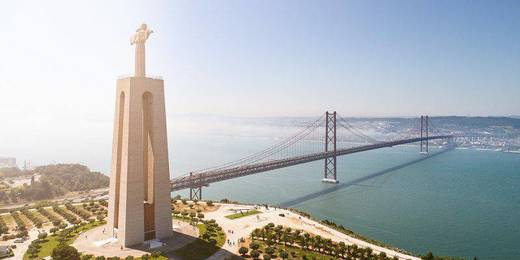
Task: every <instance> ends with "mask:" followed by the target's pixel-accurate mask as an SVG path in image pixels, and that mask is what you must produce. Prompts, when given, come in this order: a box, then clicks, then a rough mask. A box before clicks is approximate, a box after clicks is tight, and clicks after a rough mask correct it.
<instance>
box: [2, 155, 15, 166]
mask: <svg viewBox="0 0 520 260" xmlns="http://www.w3.org/2000/svg"><path fill="white" fill-rule="evenodd" d="M9 167H17V165H16V158H14V157H0V168H9Z"/></svg>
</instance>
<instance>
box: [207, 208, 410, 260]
mask: <svg viewBox="0 0 520 260" xmlns="http://www.w3.org/2000/svg"><path fill="white" fill-rule="evenodd" d="M219 205H221V206H220V207H219V209H218V210H216V211H214V212H209V213H206V218H207V219H215V220H216V222H217V223H218V224H219V225H220V226H221V227H222V228H223V229H224V230H225V231H227V233H226V236H227V240H228V241H230V243H225V244H224V246H223V247H222V249H221V250H219V251H218V252H217V253H216V254H214V255H213V256H212V257H210V258H209V259H214V260H216V259H222V258H225V257H226V252H228V253H227V254H229V252H232V253H234V254H236V255H238V254H239V252H238V250H239V244H240V243H239V241H242V240H245V239H247V238H249V237H250V235H251V233H252V232H253V231H254V230H255V229H257V228H262V227H263V226H265V225H267V224H268V223H273V224H274V225H281V226H284V227H290V228H292V229H295V230H303V231H305V232H308V233H311V234H315V235H319V236H321V237H323V238H326V239H331V240H332V241H334V242H338V243H339V242H344V243H345V244H347V245H357V246H358V247H363V248H366V247H369V248H371V249H372V250H373V251H374V252H375V253H377V254H379V253H381V252H384V253H385V254H386V255H387V256H390V257H394V256H395V257H397V258H399V259H414V260H419V259H420V258H418V257H416V256H413V255H409V254H404V253H401V252H398V251H396V250H392V249H389V248H385V247H382V246H379V245H376V244H373V243H369V242H367V241H364V240H361V239H358V238H356V237H354V236H350V235H347V234H344V233H342V232H339V231H337V230H335V229H333V228H331V227H329V226H327V225H324V224H321V223H319V222H318V221H315V220H313V219H311V218H308V217H307V216H304V215H301V214H298V213H295V212H293V211H290V210H288V209H281V208H273V207H264V206H260V205H245V204H219ZM239 210H243V211H246V210H257V211H259V213H257V214H254V215H250V216H244V217H241V218H236V219H229V218H227V217H226V216H229V215H230V214H232V213H234V212H237V211H239Z"/></svg>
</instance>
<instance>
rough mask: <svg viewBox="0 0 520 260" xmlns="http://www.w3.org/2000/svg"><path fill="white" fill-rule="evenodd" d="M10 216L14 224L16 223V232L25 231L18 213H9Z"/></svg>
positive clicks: (23, 223)
mask: <svg viewBox="0 0 520 260" xmlns="http://www.w3.org/2000/svg"><path fill="white" fill-rule="evenodd" d="M11 216H12V217H13V219H14V222H15V223H16V226H17V229H18V230H26V229H27V228H26V226H25V222H23V220H22V218H21V217H20V214H18V212H16V211H13V212H11Z"/></svg>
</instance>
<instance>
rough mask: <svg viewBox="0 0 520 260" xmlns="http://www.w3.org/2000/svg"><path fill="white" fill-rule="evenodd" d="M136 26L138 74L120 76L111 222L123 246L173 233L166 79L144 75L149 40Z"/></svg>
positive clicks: (145, 27) (135, 42) (117, 93)
mask: <svg viewBox="0 0 520 260" xmlns="http://www.w3.org/2000/svg"><path fill="white" fill-rule="evenodd" d="M152 32H153V31H151V30H149V29H148V28H147V26H146V24H143V25H141V26H140V27H139V29H137V31H136V33H135V35H134V36H133V38H132V41H131V43H132V44H133V45H136V52H135V54H136V57H135V75H134V76H130V77H126V78H121V79H119V80H117V92H116V109H115V110H116V111H115V120H114V137H113V138H114V139H113V146H112V172H111V175H110V191H109V202H108V204H109V205H108V208H109V209H108V226H109V228H111V232H112V234H113V236H114V237H116V238H117V239H118V243H120V244H121V245H122V246H132V245H138V244H142V243H143V242H144V241H146V240H151V239H156V238H157V239H161V238H166V237H169V236H171V235H172V234H173V232H172V217H171V207H170V187H169V177H170V171H169V163H168V141H167V134H166V112H165V102H164V82H163V80H162V79H156V78H148V77H146V75H145V42H146V40H147V39H148V37H149V36H150V34H151V33H152Z"/></svg>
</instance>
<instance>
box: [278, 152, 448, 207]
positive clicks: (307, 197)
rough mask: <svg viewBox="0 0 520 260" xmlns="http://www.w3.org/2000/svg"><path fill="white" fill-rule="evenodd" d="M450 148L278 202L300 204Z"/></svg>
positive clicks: (436, 154) (290, 205)
mask: <svg viewBox="0 0 520 260" xmlns="http://www.w3.org/2000/svg"><path fill="white" fill-rule="evenodd" d="M451 150H453V147H448V148H445V149H442V150H440V151H438V152H435V153H430V154H429V155H427V156H423V157H420V158H418V159H415V160H411V161H409V162H405V163H402V164H399V165H397V166H394V167H391V168H387V169H384V170H381V171H377V172H374V173H371V174H368V175H366V176H363V177H360V178H357V179H354V180H352V181H348V182H345V183H340V184H336V185H333V186H332V187H330V188H327V189H324V190H320V191H317V192H313V193H310V194H307V195H303V196H301V197H298V198H295V199H292V200H288V201H285V202H282V203H280V204H279V206H280V207H285V208H287V207H292V206H294V205H297V204H300V203H302V202H305V201H308V200H312V199H315V198H318V197H321V196H323V195H325V194H329V193H331V192H335V191H338V190H342V189H345V188H348V187H351V186H354V185H360V184H361V183H362V182H364V181H367V180H370V179H373V178H376V177H379V176H382V175H385V174H387V173H391V172H393V171H396V170H399V169H402V168H405V167H408V166H410V165H412V164H416V163H419V162H422V161H424V160H428V159H430V158H432V157H435V156H438V155H441V154H443V153H445V152H448V151H451Z"/></svg>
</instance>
